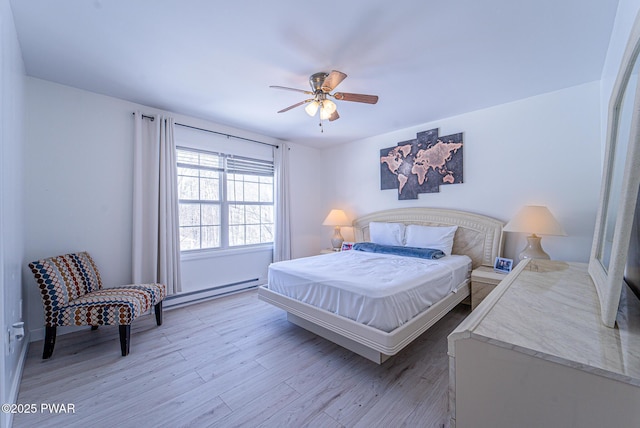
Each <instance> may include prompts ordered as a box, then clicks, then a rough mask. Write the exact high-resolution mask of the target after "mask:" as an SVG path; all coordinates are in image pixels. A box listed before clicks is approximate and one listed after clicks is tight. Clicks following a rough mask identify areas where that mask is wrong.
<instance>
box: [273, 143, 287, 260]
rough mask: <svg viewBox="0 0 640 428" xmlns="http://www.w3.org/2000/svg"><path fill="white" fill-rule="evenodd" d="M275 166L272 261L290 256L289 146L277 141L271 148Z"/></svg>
mask: <svg viewBox="0 0 640 428" xmlns="http://www.w3.org/2000/svg"><path fill="white" fill-rule="evenodd" d="M273 164H274V168H275V200H274V202H275V206H276V215H275V236H274V245H273V247H274V248H273V261H274V262H279V261H282V260H289V259H290V258H291V221H290V203H289V199H290V195H289V146H288V145H287V144H286V143H279V146H278V147H274V149H273Z"/></svg>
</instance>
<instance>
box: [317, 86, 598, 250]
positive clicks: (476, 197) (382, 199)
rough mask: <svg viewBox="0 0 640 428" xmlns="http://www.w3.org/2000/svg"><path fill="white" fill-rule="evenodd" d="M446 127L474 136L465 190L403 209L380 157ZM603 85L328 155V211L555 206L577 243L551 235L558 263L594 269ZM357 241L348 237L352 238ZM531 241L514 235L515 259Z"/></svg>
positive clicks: (506, 212) (489, 211)
mask: <svg viewBox="0 0 640 428" xmlns="http://www.w3.org/2000/svg"><path fill="white" fill-rule="evenodd" d="M433 128H439V130H440V135H448V134H453V133H458V132H463V133H464V183H461V184H453V185H446V186H441V187H440V193H431V194H421V195H420V196H419V198H418V199H417V200H410V201H407V200H405V201H399V200H398V197H397V192H396V191H395V190H380V172H379V171H380V170H379V165H380V160H379V156H380V149H382V148H386V147H391V146H395V145H396V144H397V143H398V142H401V141H405V140H409V139H412V138H415V134H416V132H419V131H426V130H429V129H433ZM599 137H600V128H599V83H598V82H593V83H589V84H585V85H581V86H576V87H572V88H568V89H565V90H561V91H557V92H553V93H549V94H544V95H540V96H536V97H532V98H528V99H524V100H520V101H516V102H512V103H508V104H503V105H499V106H496V107H492V108H487V109H484V110H479V111H475V112H471V113H467V114H464V115H460V116H456V117H451V118H448V119H444V120H439V121H436V122H432V123H425V124H423V125H419V126H416V127H413V128H408V129H403V130H399V131H396V132H393V133H390V134H386V135H380V136H376V137H372V138H367V139H364V140H361V141H355V142H352V143H350V144H347V145H344V146H337V147H334V148H331V149H326V150H325V151H323V157H324V165H325V169H324V171H325V177H327V187H328V188H327V206H326V208H327V209H328V208H330V207H332V208H333V207H343V208H345V209H346V211H347V213H348V214H350V216H351V217H352V218H354V217H357V216H360V215H363V214H367V213H371V212H374V211H379V210H384V209H392V208H400V207H417V206H421V207H437V208H452V209H460V210H465V211H471V212H475V213H478V214H484V215H488V216H492V217H495V218H498V219H500V220H503V221H505V222H506V221H508V220H509V219H510V218H511V217H512V216H513V215H514V214H515V213H516V212H517V211H518V210H519V208H520V207H521V206H523V205H525V204H541V205H547V206H548V207H549V209H550V210H551V212H552V213H553V214H554V215H555V216H556V218H557V219H558V221H559V222H560V223H561V224H562V225H563V226H564V228H565V230H566V232H567V233H568V235H569V236H568V237H552V236H547V237H544V238H543V240H542V243H543V247H544V248H545V250H546V251H547V252H548V253H549V254H550V255H551V257H552V258H553V259H562V260H571V261H583V262H584V261H587V260H588V257H589V251H590V248H591V240H592V236H593V230H594V224H595V215H596V210H597V201H598V194H599V188H600V175H599V170H600V155H599V153H600V152H599V147H600V146H599ZM345 238H347V236H345ZM524 244H525V239H524V237H521V236H519V235H514V234H507V245H506V251H505V256H506V257H509V258H516V257H517V253H518V252H519V251H520V250H521V249H522V247H524Z"/></svg>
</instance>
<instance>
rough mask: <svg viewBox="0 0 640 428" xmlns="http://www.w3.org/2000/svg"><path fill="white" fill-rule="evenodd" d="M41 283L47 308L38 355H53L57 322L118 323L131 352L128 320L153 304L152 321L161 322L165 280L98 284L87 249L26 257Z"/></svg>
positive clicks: (124, 348) (126, 350)
mask: <svg viewBox="0 0 640 428" xmlns="http://www.w3.org/2000/svg"><path fill="white" fill-rule="evenodd" d="M29 268H31V272H33V275H34V276H35V278H36V281H37V283H38V285H39V287H40V293H41V296H42V304H43V306H44V313H45V340H44V351H43V353H42V358H43V359H47V358H49V357H51V354H52V353H53V348H54V346H55V341H56V327H58V326H65V325H89V326H91V329H92V330H95V329H97V328H98V326H101V325H117V326H119V332H120V348H121V351H122V356H123V357H124V356H126V355H127V354H129V337H130V332H131V322H133V320H134V319H136V318H137V317H139V316H140V315H142V314H144V313H146V312H147V311H149V310H150V309H151V307H152V306H153V307H154V308H155V315H156V323H157V324H158V325H161V324H162V300H163V299H164V298H165V297H166V295H167V288H166V286H165V285H164V284H134V285H125V286H122V287H118V288H102V280H101V279H100V273H99V272H98V268H97V267H96V265H95V263H94V262H93V259H92V258H91V256H90V255H89V254H88V253H86V252H81V253H75V254H64V255H62V256H57V257H49V258H46V259H42V260H38V261H35V262H31V263H29Z"/></svg>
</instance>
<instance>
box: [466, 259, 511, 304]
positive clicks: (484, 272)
mask: <svg viewBox="0 0 640 428" xmlns="http://www.w3.org/2000/svg"><path fill="white" fill-rule="evenodd" d="M505 276H507V275H506V274H504V273H499V272H496V271H494V270H493V268H491V267H488V266H480V267H479V268H477V269H474V270H473V271H471V310H474V309H475V308H476V307H478V305H479V304H480V302H482V300H483V299H484V298H485V297H487V295H489V293H491V291H492V290H493V289H494V288H496V286H497V285H498V284H500V281H502V280H503V279H504V278H505Z"/></svg>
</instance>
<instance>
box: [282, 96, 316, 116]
mask: <svg viewBox="0 0 640 428" xmlns="http://www.w3.org/2000/svg"><path fill="white" fill-rule="evenodd" d="M309 101H313V100H312V99H309V100H304V101H300V102H299V103H296V104H294V105H292V106H289V107H287V108H283V109H282V110H280V111H279V112H278V113H284V112H285V111H289V110H291V109H292V108H296V107H299V106H301V105H302V104H304V103H308V102H309Z"/></svg>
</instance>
